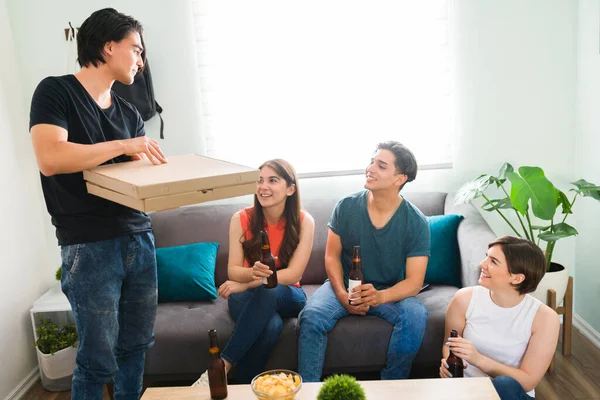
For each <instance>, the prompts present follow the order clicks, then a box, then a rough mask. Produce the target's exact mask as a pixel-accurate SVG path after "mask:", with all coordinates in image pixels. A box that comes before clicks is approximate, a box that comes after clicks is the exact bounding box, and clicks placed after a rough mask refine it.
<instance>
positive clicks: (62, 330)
mask: <svg viewBox="0 0 600 400" xmlns="http://www.w3.org/2000/svg"><path fill="white" fill-rule="evenodd" d="M35 331H36V334H37V340H36V341H35V345H36V349H37V352H38V356H39V361H40V368H41V369H42V373H43V374H44V376H45V377H47V378H48V379H51V380H56V379H60V378H64V377H66V376H69V375H72V374H73V369H74V368H75V356H76V355H77V343H78V342H77V331H76V329H75V324H67V325H65V326H63V327H58V326H57V325H56V324H55V323H54V322H53V321H52V320H50V319H46V318H42V319H41V323H40V326H38V327H37V328H36V330H35Z"/></svg>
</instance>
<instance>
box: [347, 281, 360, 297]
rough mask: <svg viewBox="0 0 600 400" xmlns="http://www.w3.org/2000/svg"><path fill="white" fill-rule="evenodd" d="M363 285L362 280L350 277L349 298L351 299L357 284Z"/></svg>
mask: <svg viewBox="0 0 600 400" xmlns="http://www.w3.org/2000/svg"><path fill="white" fill-rule="evenodd" d="M360 285H362V282H361V281H359V280H358V279H357V280H354V279H348V298H349V299H351V298H352V297H351V293H352V289H354V288H355V287H357V286H360ZM355 296H356V294H355Z"/></svg>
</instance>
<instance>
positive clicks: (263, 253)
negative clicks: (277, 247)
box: [260, 231, 277, 289]
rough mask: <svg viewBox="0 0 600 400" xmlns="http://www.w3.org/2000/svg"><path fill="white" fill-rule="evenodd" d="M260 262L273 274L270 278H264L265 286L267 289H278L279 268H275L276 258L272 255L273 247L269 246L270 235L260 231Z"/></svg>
mask: <svg viewBox="0 0 600 400" xmlns="http://www.w3.org/2000/svg"><path fill="white" fill-rule="evenodd" d="M260 235H261V246H260V262H261V263H262V264H265V265H266V266H268V267H269V269H270V270H271V272H273V273H272V274H271V275H270V276H269V277H268V278H263V285H264V286H265V288H267V289H272V288H274V287H277V267H276V266H275V257H273V254H271V245H270V244H269V234H268V233H267V231H260Z"/></svg>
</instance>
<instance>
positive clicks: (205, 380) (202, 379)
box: [192, 371, 208, 386]
mask: <svg viewBox="0 0 600 400" xmlns="http://www.w3.org/2000/svg"><path fill="white" fill-rule="evenodd" d="M192 386H208V371H204V373H203V374H202V375H200V378H198V380H197V381H196V382H194V384H193V385H192Z"/></svg>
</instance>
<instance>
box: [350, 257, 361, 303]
mask: <svg viewBox="0 0 600 400" xmlns="http://www.w3.org/2000/svg"><path fill="white" fill-rule="evenodd" d="M363 283H365V278H364V276H363V273H362V260H361V258H360V246H354V249H353V252H352V269H351V270H350V275H349V276H348V304H350V305H353V304H352V300H357V299H359V298H360V294H356V293H355V294H353V293H352V289H354V288H355V287H357V286H360V285H362V284H363Z"/></svg>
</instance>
